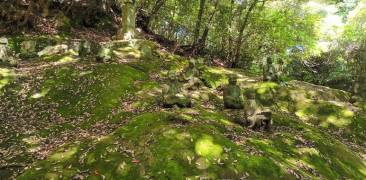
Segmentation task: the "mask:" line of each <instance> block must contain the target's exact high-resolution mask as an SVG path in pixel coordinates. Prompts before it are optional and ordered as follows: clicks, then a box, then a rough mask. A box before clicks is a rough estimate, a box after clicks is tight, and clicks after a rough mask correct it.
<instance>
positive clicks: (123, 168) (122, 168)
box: [116, 161, 131, 176]
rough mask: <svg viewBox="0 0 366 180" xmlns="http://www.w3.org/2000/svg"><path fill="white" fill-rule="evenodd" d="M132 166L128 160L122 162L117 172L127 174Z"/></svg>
mask: <svg viewBox="0 0 366 180" xmlns="http://www.w3.org/2000/svg"><path fill="white" fill-rule="evenodd" d="M130 169H131V167H130V165H128V164H127V163H126V162H124V161H123V162H122V163H120V164H119V165H118V167H117V170H116V171H117V174H119V175H121V176H125V175H127V174H128V172H129V171H130Z"/></svg>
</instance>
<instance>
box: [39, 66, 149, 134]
mask: <svg viewBox="0 0 366 180" xmlns="http://www.w3.org/2000/svg"><path fill="white" fill-rule="evenodd" d="M46 76H47V77H49V78H48V79H47V80H46V81H45V82H44V85H43V89H48V94H47V95H46V98H47V99H49V100H50V101H52V102H55V103H58V104H59V108H58V109H59V112H60V113H61V114H62V115H63V116H64V117H75V116H82V115H86V114H87V115H88V116H89V117H90V118H89V121H85V122H84V125H85V127H87V126H89V124H93V122H95V121H98V120H101V119H105V118H107V119H108V116H109V114H110V112H111V110H112V109H113V108H114V107H116V106H118V105H119V103H120V100H121V99H122V98H124V97H127V96H129V95H130V94H131V93H132V92H134V91H135V90H136V89H135V87H134V86H133V83H134V82H135V81H137V80H145V79H146V75H145V74H144V73H143V72H140V71H138V70H136V69H133V68H131V67H129V66H126V65H98V66H96V67H93V68H87V69H84V70H83V71H80V70H78V69H76V68H73V67H71V66H65V67H64V68H61V69H59V70H57V71H54V70H50V71H48V72H47V73H46Z"/></svg>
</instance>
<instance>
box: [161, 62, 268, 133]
mask: <svg viewBox="0 0 366 180" xmlns="http://www.w3.org/2000/svg"><path fill="white" fill-rule="evenodd" d="M199 77H200V70H199V69H198V68H196V65H195V62H194V61H191V62H189V66H188V67H187V68H186V69H185V70H184V71H183V72H182V73H175V72H168V82H167V83H166V84H164V85H163V90H162V101H161V102H162V106H163V107H165V108H174V107H176V108H189V107H192V106H193V102H192V98H191V96H190V95H191V93H192V91H194V90H197V89H199V88H200V87H203V86H204V83H203V82H202V81H201V80H200V79H199ZM244 97H245V99H246V100H245V101H244V98H243V94H242V92H241V89H240V87H239V86H238V85H237V77H236V76H234V75H232V76H230V77H229V84H228V85H227V86H226V87H225V88H224V90H223V101H224V107H225V109H228V111H231V112H230V113H229V114H233V116H234V117H233V119H234V120H235V121H236V122H237V123H239V124H241V125H243V126H248V127H249V128H252V129H264V130H269V129H270V128H271V124H272V111H271V110H270V109H269V108H266V107H263V106H261V105H260V104H259V103H257V101H256V92H255V91H254V90H253V91H248V92H246V93H245V95H244ZM242 115H243V116H242Z"/></svg>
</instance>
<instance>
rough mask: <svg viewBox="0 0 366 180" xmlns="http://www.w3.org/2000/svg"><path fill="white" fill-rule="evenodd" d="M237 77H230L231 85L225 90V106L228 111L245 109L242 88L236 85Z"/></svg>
mask: <svg viewBox="0 0 366 180" xmlns="http://www.w3.org/2000/svg"><path fill="white" fill-rule="evenodd" d="M236 83H237V77H236V76H230V77H229V85H228V86H227V87H226V88H225V89H224V106H225V108H228V109H243V108H244V105H243V98H242V96H241V90H240V87H239V86H238V85H237V84H236Z"/></svg>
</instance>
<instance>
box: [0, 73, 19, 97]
mask: <svg viewBox="0 0 366 180" xmlns="http://www.w3.org/2000/svg"><path fill="white" fill-rule="evenodd" d="M15 76H16V74H15V72H14V71H13V70H11V69H8V68H0V90H1V89H2V88H3V87H5V86H6V85H7V84H9V83H10V82H11V81H12V80H14V78H15ZM0 95H1V91H0Z"/></svg>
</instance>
